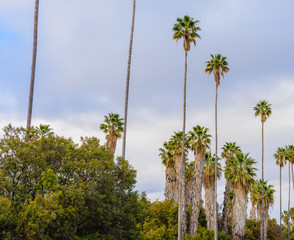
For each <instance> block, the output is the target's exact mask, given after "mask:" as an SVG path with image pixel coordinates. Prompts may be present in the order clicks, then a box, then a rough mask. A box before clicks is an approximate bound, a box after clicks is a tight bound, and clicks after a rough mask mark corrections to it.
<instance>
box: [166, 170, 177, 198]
mask: <svg viewBox="0 0 294 240" xmlns="http://www.w3.org/2000/svg"><path fill="white" fill-rule="evenodd" d="M175 185H176V177H175V168H174V167H166V169H165V193H164V196H165V199H166V200H175Z"/></svg>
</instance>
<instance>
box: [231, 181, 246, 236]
mask: <svg viewBox="0 0 294 240" xmlns="http://www.w3.org/2000/svg"><path fill="white" fill-rule="evenodd" d="M246 206H247V193H246V191H244V189H243V188H242V187H240V186H237V187H235V188H234V202H233V222H232V232H233V240H240V239H243V237H244V235H245V230H246V229H245V223H246Z"/></svg>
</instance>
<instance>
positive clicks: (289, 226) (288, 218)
mask: <svg viewBox="0 0 294 240" xmlns="http://www.w3.org/2000/svg"><path fill="white" fill-rule="evenodd" d="M290 185H291V184H290V162H289V198H288V219H287V225H288V240H290V224H289V213H290Z"/></svg>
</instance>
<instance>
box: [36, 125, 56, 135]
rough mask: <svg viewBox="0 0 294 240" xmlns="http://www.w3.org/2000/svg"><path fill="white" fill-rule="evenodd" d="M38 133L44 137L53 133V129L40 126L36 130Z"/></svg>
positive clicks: (47, 126)
mask: <svg viewBox="0 0 294 240" xmlns="http://www.w3.org/2000/svg"><path fill="white" fill-rule="evenodd" d="M36 132H37V134H38V135H40V136H41V137H44V136H47V135H48V134H50V133H51V132H52V128H50V125H44V124H40V126H39V127H37V128H36Z"/></svg>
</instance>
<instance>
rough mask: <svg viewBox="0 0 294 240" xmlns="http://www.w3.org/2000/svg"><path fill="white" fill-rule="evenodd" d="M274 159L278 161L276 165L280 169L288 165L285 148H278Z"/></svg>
mask: <svg viewBox="0 0 294 240" xmlns="http://www.w3.org/2000/svg"><path fill="white" fill-rule="evenodd" d="M274 158H275V159H276V164H277V165H278V166H280V167H284V165H285V164H286V161H287V160H288V158H287V151H286V149H285V148H282V147H281V148H278V149H277V151H276V153H275V154H274Z"/></svg>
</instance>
